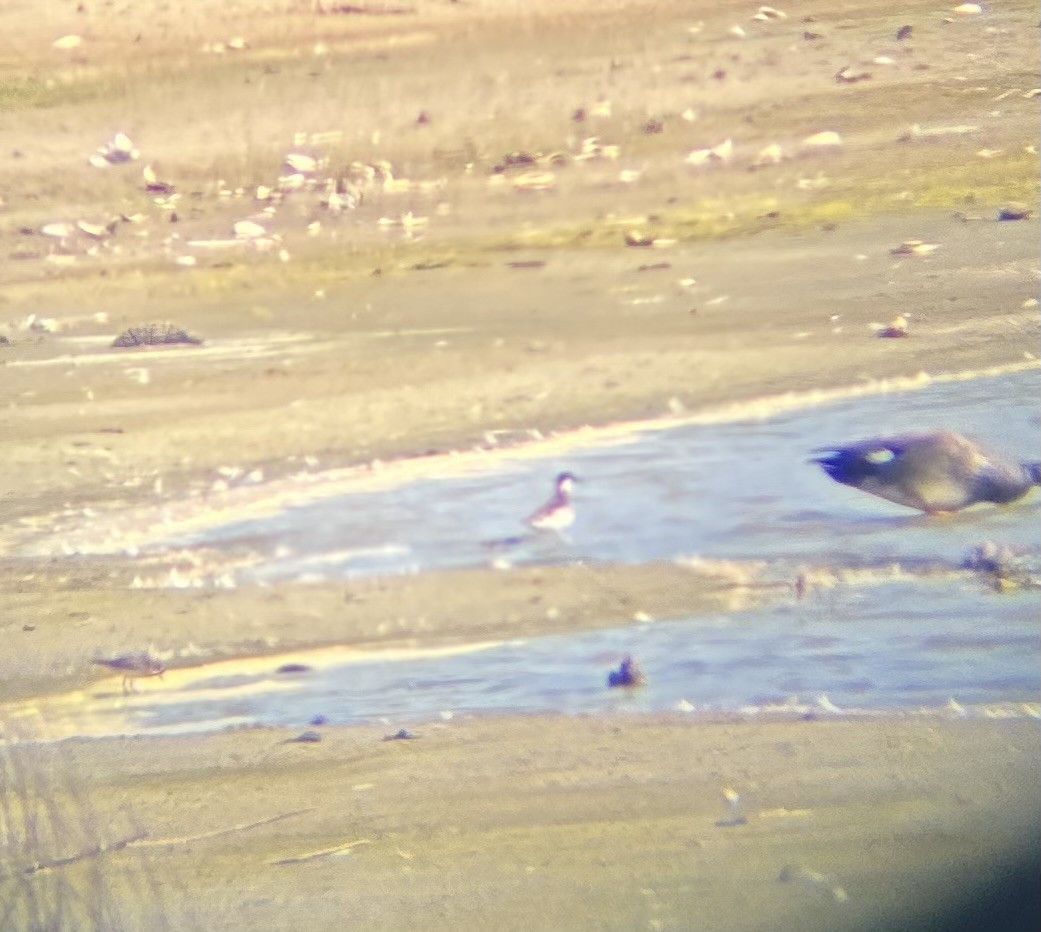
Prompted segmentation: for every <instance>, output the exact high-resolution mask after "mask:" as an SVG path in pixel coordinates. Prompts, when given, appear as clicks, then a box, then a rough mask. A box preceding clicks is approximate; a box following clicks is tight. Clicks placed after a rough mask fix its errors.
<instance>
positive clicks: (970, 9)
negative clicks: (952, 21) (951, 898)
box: [951, 3, 983, 16]
mask: <svg viewBox="0 0 1041 932" xmlns="http://www.w3.org/2000/svg"><path fill="white" fill-rule="evenodd" d="M951 12H952V13H957V14H958V15H959V16H979V14H980V13H982V12H983V7H981V6H980V5H979V4H978V3H960V4H958V6H956V7H955V8H954V9H953V10H951Z"/></svg>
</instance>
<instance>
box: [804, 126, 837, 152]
mask: <svg viewBox="0 0 1041 932" xmlns="http://www.w3.org/2000/svg"><path fill="white" fill-rule="evenodd" d="M802 144H803V147H804V148H806V149H827V148H830V147H833V146H841V145H842V137H841V136H840V135H839V134H838V133H836V132H835V131H834V130H830V129H829V130H824V131H823V132H821V133H814V134H813V135H812V136H807V137H806V138H805V139H804V140H803V141H802Z"/></svg>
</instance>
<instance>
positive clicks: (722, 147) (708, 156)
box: [684, 139, 734, 165]
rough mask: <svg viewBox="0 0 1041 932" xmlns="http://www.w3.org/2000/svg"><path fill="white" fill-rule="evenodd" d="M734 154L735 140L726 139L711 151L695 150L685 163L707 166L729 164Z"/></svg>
mask: <svg viewBox="0 0 1041 932" xmlns="http://www.w3.org/2000/svg"><path fill="white" fill-rule="evenodd" d="M733 154H734V142H733V140H731V139H725V140H723V142H721V143H719V145H716V146H713V147H712V148H710V149H695V150H694V151H693V152H691V153H690V155H688V156H687V157H686V158H685V159H684V161H685V162H686V163H687V164H688V165H707V164H708V163H709V162H727V161H729V160H730V157H731V156H732V155H733Z"/></svg>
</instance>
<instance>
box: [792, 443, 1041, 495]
mask: <svg viewBox="0 0 1041 932" xmlns="http://www.w3.org/2000/svg"><path fill="white" fill-rule="evenodd" d="M813 452H814V453H824V454H826V455H824V456H818V457H814V458H813V459H811V460H810V462H811V463H817V464H818V465H819V466H820V467H821V468H822V469H823V470H824V471H825V472H826V473H827V474H828V475H829V476H831V478H832V479H834V480H835V481H836V482H841V483H842V484H843V485H848V486H852V487H853V488H855V489H860V490H861V491H862V492H868V493H869V494H871V495H877V496H878V497H879V498H884V499H886V500H887V501H891V502H896V504H898V505H906V506H907V507H908V508H917V509H919V510H920V511H924V512H927V513H929V514H936V513H939V512H945V511H959V510H960V509H962V508H968V507H969V506H970V505H975V504H978V503H979V502H994V503H995V504H998V505H1007V504H1008V503H1010V502H1014V501H1016V500H1017V499H1019V498H1022V497H1023V496H1024V495H1026V494H1027V492H1029V491H1030V489H1031V487H1032V486H1034V485H1041V462H1029V463H1017V462H1015V461H1014V460H1009V459H1007V458H1005V457H1002V456H999V455H997V454H994V453H991V452H990V451H989V450H986V449H984V448H983V447H981V446H980V445H979V444H977V443H976V442H974V441H972V440H969V439H967V438H965V437H963V436H961V434H956V433H954V432H953V431H947V430H943V431H936V432H934V433H925V434H905V435H902V436H898V437H878V438H874V439H871V440H862V441H860V442H858V443H851V444H847V445H845V446H836V447H822V448H819V449H817V450H814V451H813Z"/></svg>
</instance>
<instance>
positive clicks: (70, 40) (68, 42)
mask: <svg viewBox="0 0 1041 932" xmlns="http://www.w3.org/2000/svg"><path fill="white" fill-rule="evenodd" d="M81 45H83V36H76V35H70V36H62V37H61V38H60V39H55V40H54V41H53V42H52V43H51V48H52V49H78V48H79V47H80V46H81Z"/></svg>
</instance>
